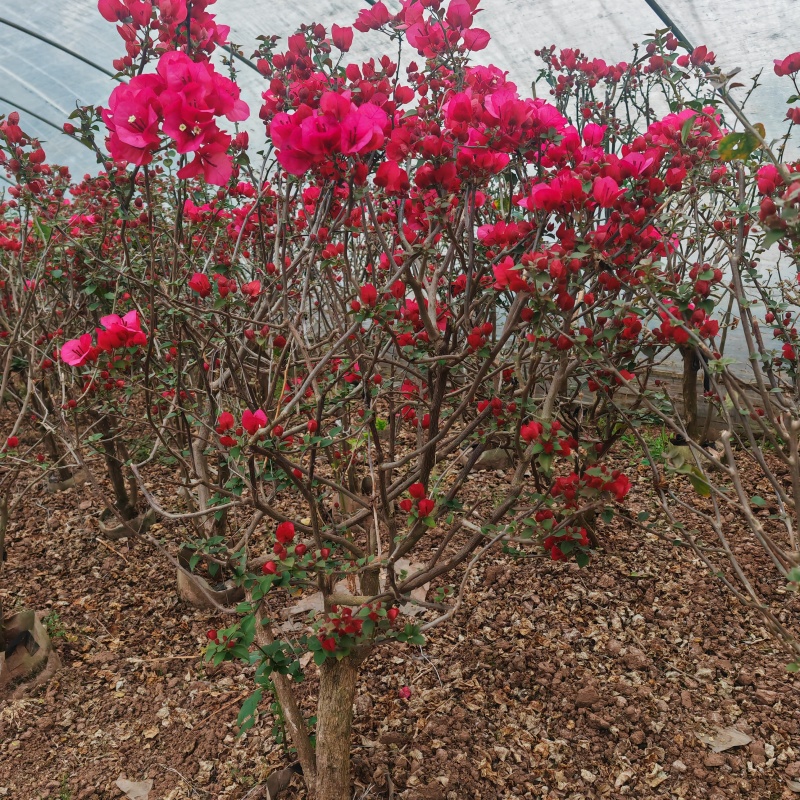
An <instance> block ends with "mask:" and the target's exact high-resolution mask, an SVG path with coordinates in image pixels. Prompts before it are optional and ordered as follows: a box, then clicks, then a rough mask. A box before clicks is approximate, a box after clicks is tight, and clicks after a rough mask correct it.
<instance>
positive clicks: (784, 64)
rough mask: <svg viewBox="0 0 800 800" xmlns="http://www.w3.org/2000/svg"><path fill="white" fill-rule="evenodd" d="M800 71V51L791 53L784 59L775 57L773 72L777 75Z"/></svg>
mask: <svg viewBox="0 0 800 800" xmlns="http://www.w3.org/2000/svg"><path fill="white" fill-rule="evenodd" d="M798 71H800V53H792V54H791V55H789V56H786V58H784V59H782V60H781V59H775V74H776V75H779V76H783V75H791V74H792V73H793V72H798Z"/></svg>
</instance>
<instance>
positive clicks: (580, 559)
mask: <svg viewBox="0 0 800 800" xmlns="http://www.w3.org/2000/svg"><path fill="white" fill-rule="evenodd" d="M575 561H576V562H577V564H578V566H579V567H580V568H581V569H583V568H584V567H587V566H588V565H589V554H588V553H587V552H586V551H585V550H579V551H578V552H577V553H575Z"/></svg>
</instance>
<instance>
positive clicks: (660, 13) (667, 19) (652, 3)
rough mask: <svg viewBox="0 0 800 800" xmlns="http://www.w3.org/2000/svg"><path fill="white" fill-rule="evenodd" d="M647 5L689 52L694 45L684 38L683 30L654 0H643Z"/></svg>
mask: <svg viewBox="0 0 800 800" xmlns="http://www.w3.org/2000/svg"><path fill="white" fill-rule="evenodd" d="M644 1H645V3H647V5H648V6H650V8H651V9H652V10H653V11H654V12H655V14H656V16H657V17H658V18H659V19H660V20H661V21H662V22H663V23H664V24H665V25H666V26H667V27H668V28H669V29H670V30H671V31H672V32H673V33H674V34H675V36H676V37H677V38H678V41H680V43H681V44H682V45H683V46H684V47H685V48H686V49H687V50H688V51H689V52H690V53H691V52H692V51H693V50H694V45H693V44H692V43H691V42H690V41H689V40H688V39H687V38H686V36H685V34H684V33H683V31H682V30H681V29H680V28H679V27H678V26H677V25H676V24H675V22H674V21H673V19H672V17H670V15H669V14H667V12H666V11H664V9H663V8H661V6H660V5H659V4H658V3H657V2H656V0H644Z"/></svg>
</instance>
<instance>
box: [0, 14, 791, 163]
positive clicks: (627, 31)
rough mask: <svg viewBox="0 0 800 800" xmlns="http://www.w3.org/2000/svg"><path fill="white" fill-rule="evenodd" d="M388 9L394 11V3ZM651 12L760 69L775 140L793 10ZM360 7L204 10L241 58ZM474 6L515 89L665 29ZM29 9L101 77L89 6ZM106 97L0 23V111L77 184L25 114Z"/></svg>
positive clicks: (69, 59)
mask: <svg viewBox="0 0 800 800" xmlns="http://www.w3.org/2000/svg"><path fill="white" fill-rule="evenodd" d="M387 4H388V5H389V6H390V7H392V6H393V5H397V3H396V0H387ZM660 4H661V6H662V7H663V8H664V9H665V10H666V11H667V12H668V13H669V14H670V16H671V17H672V19H673V20H674V21H675V23H676V24H677V25H678V26H679V27H680V28H681V30H682V31H683V33H684V34H685V35H686V36H687V38H688V39H689V40H690V41H691V42H692V43H693V44H695V45H699V44H705V45H707V46H708V47H709V49H711V50H713V51H714V52H715V53H716V54H717V64H718V65H719V66H720V67H721V68H722V69H723V71H726V72H727V71H729V70H731V69H733V68H734V67H741V68H742V73H741V77H742V78H745V79H747V78H750V77H752V76H753V75H755V74H756V73H758V72H759V71H761V70H763V73H762V78H761V83H762V86H761V87H760V88H759V89H758V90H757V92H756V93H755V95H754V96H753V98H752V100H751V101H750V103H749V105H748V112H749V116H750V117H751V119H753V120H754V121H760V122H763V123H764V124H765V125H766V127H767V132H768V134H770V133H773V134H774V133H777V132H779V131H780V130H782V129H783V125H782V123H781V120H782V119H783V118H784V116H785V113H786V105H785V99H786V96H787V95H788V94H789V90H790V85H789V83H788V81H787V80H786V79H779V78H777V77H776V76H775V74H774V73H773V70H772V60H773V59H774V58H783V57H784V56H786V55H788V54H789V53H791V52H793V51H795V50H797V49H798V48H799V47H800V43H798V39H797V30H798V27H800V3H798V2H797V0H760V2H758V3H757V4H754V3H753V2H752V0H661V3H660ZM365 5H366V3H365V0H313V1H312V0H306V2H302V1H301V0H218V2H217V4H216V5H215V6H213V7H212V8H211V9H209V10H210V11H212V12H214V13H216V15H217V19H218V21H220V22H221V23H223V24H226V25H230V27H231V34H230V38H231V41H233V42H235V43H237V44H239V45H241V46H242V48H243V50H244V52H245V54H246V55H249V54H250V53H251V52H252V50H253V49H254V47H255V44H256V37H257V36H258V35H262V34H266V35H271V34H277V35H279V36H282V37H285V36H287V35H289V34H291V33H293V32H294V31H295V30H296V29H297V28H298V26H299V25H300V24H302V23H308V22H320V23H322V24H323V25H325V26H326V27H330V25H331V23H333V22H337V23H338V24H340V25H349V24H352V22H353V21H354V20H355V18H356V16H357V14H358V12H359V10H360V9H361V8H364V7H365ZM482 5H483V6H484V10H483V11H482V12H481V14H480V16H479V17H478V19H477V23H476V24H478V25H480V27H483V28H485V29H487V30H488V31H489V33H490V34H491V35H492V42H491V43H490V45H489V47H488V48H487V49H486V50H485V51H483V52H482V53H479V54H477V56H476V58H479V59H480V61H481V62H483V63H488V62H490V61H491V62H493V63H495V64H497V65H498V66H499V67H501V68H503V69H506V70H508V71H509V73H510V75H511V77H512V79H513V80H515V81H516V82H517V83H518V84H519V86H520V87H521V89H523V87H525V86H529V85H530V83H531V81H532V80H533V79H534V77H535V74H536V71H537V69H538V68H539V61H538V59H537V58H536V57H535V56H534V53H533V51H534V50H536V49H538V48H540V47H542V46H544V45H549V44H555V45H556V46H557V47H559V48H560V47H578V48H580V49H581V50H582V51H584V52H585V53H587V54H588V55H590V56H591V57H598V58H604V59H606V60H608V61H621V60H627V59H628V58H629V57H630V54H631V45H632V43H633V42H637V41H641V39H642V38H643V37H644V36H645V35H646V34H647V33H650V32H652V31H654V30H655V29H656V28H663V27H664V25H663V23H661V22H660V20H659V19H658V17H657V16H656V15H655V13H654V12H653V11H652V10H651V8H650V7H649V6H648V4H647V3H646V2H645V0H581V2H579V3H577V2H573V3H567V2H564V0H484V2H483V4H482ZM31 8H32V4H30V3H29V4H27V5H26V4H23V3H15V4H11V3H4V4H0V19H2V20H5V21H6V22H11V23H13V24H16V25H18V26H20V27H21V28H24V29H27V30H29V31H33V32H35V33H38V34H40V35H42V36H44V37H49V38H52V39H54V40H55V39H57V41H58V43H59V44H61V45H63V46H64V47H66V48H69V49H71V50H73V51H75V52H76V53H79V54H80V55H82V56H83V57H84V58H86V59H88V60H90V61H92V62H94V63H95V64H97V65H98V66H100V67H103V68H105V69H107V70H110V69H111V62H112V60H113V59H114V58H116V57H119V56H120V55H122V54H123V52H124V46H123V42H122V40H121V39H120V37H119V36H118V34H117V32H116V30H115V27H114V25H112V24H110V23H108V22H106V21H105V20H104V19H103V18H102V17H101V16H100V14H99V13H98V11H97V6H96V3H95V2H94V0H36V3H35V9H36V13H35V14H31V13H30V10H31ZM385 44H386V39H385V37H384V36H382V35H381V34H380V33H374V32H373V33H370V34H366V35H358V36H357V37H356V41H355V46H354V48H353V50H352V53H351V56H352V57H353V58H354V59H360V58H362V57H367V56H369V55H375V54H377V53H379V52H381V48H382V47H384V46H385ZM410 57H411V56H410V54H409V55H408V56H407V58H410ZM240 66H241V81H240V82H241V85H242V90H243V97H244V99H245V100H246V101H247V102H248V103H249V104H250V108H251V120H250V121H249V123H248V124H247V125H246V127H248V128H249V130H250V132H251V134H253V135H254V136H256V137H257V136H263V127H261V126H260V123H259V121H258V108H259V105H260V97H261V92H262V91H263V88H264V82H263V79H262V78H261V76H259V75H258V74H257V73H255V72H253V71H252V70H250V69H248V68H247V67H246V66H244V65H240ZM744 82H747V81H744ZM113 86H114V81H113V80H112V79H111V78H110V77H108V76H107V75H105V74H103V73H102V72H100V71H99V70H97V69H94V68H93V67H91V66H89V65H88V64H86V63H83V62H81V61H80V60H78V59H77V58H75V57H74V56H71V55H69V54H67V53H64V52H61V51H59V50H58V49H56V48H55V47H53V46H51V45H49V44H47V43H45V42H42V41H40V40H37V39H35V38H32V37H30V36H28V35H25V34H24V33H22V32H21V31H19V30H17V29H15V28H13V27H9V26H8V25H7V24H3V23H2V22H0V98H1V99H0V112H3V113H7V112H8V111H11V110H12V109H14V108H17V109H19V110H20V111H21V113H22V115H23V127H24V128H25V129H26V130H28V131H30V132H31V133H34V134H36V135H38V136H39V137H40V138H41V139H42V140H43V141H44V142H45V143H46V145H45V149H46V150H47V152H48V157H49V159H50V160H51V161H55V162H59V163H64V164H68V165H69V166H70V167H71V168H72V170H73V174H75V175H80V174H82V173H83V172H87V171H92V170H94V169H96V163H95V159H94V156H93V155H92V154H91V153H90V152H89V151H88V150H86V149H85V148H83V147H82V145H80V144H79V143H77V142H75V141H73V140H71V139H70V138H69V137H67V136H64V135H63V134H60V133H59V132H58V131H57V130H56V129H54V128H53V127H50V126H49V125H48V124H47V123H46V122H43V121H41V120H39V119H34V118H32V117H31V116H30V114H28V113H26V111H25V110H26V109H27V111H29V112H32V113H34V114H36V115H38V116H39V117H41V118H42V119H44V120H47V121H49V122H51V123H52V124H53V125H55V126H56V128H60V126H61V125H62V124H63V122H64V121H65V120H66V118H67V116H68V114H69V113H70V112H71V111H72V110H73V109H74V108H75V106H76V105H82V104H93V105H98V104H102V103H104V102H105V101H106V99H107V98H108V95H109V93H110V91H111V90H112V88H113ZM739 91H740V92H741V91H743V90H739ZM257 141H258V139H255V140H254V142H257Z"/></svg>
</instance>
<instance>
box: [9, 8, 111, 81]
mask: <svg viewBox="0 0 800 800" xmlns="http://www.w3.org/2000/svg"><path fill="white" fill-rule="evenodd" d="M0 24H2V25H7V26H8V27H9V28H14V30H17V31H19V32H20V33H24V34H26V35H27V36H32V37H33V38H34V39H38V40H39V41H40V42H44V43H45V44H48V45H50V47H55V48H56V49H57V50H61V52H62V53H66V54H67V55H70V56H72V57H73V58H77V59H78V61H83V63H84V64H88V65H89V66H90V67H92V68H93V69H96V70H97V71H98V72H102V73H103V74H104V75H108V76H109V78H113V79H114V80H115V81H119V82H120V83H124V82H125V81H123V79H122V78H120V77H119V76H118V75H117V74H116V73H114V72H112V71H111V70H110V69H106V68H105V67H101V66H100V64H95V62H94V61H92V60H91V59H89V58H86V56H82V55H81V54H80V53H77V52H75V50H71V49H70V48H69V47H65V46H64V45H63V44H59V43H58V42H57V41H55V40H54V39H50V38H49V37H48V36H44V35H42V34H41V33H36V31H32V30H29V29H28V28H26V27H25V26H24V25H19V24H18V23H16V22H12V21H11V20H10V19H6V18H5V17H0Z"/></svg>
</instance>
